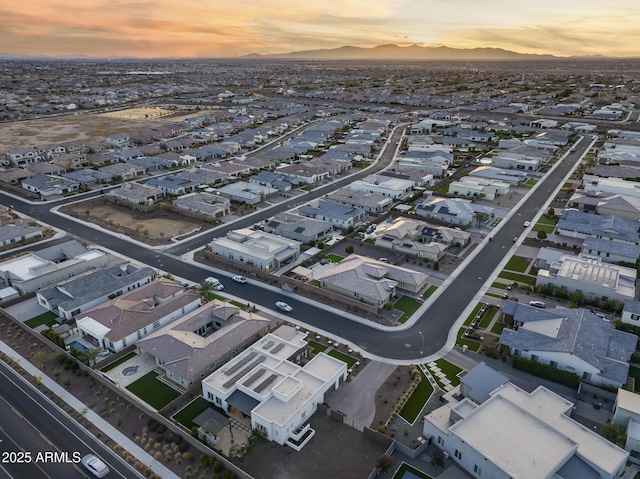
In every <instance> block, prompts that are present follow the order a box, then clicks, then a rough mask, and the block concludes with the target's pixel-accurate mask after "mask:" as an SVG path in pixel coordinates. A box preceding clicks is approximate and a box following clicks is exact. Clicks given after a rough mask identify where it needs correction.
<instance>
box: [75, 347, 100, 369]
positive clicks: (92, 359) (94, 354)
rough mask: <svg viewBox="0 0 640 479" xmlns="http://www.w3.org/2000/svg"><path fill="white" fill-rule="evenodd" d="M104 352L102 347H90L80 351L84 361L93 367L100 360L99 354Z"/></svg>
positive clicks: (81, 358)
mask: <svg viewBox="0 0 640 479" xmlns="http://www.w3.org/2000/svg"><path fill="white" fill-rule="evenodd" d="M101 353H102V349H100V348H89V349H84V350H82V351H80V353H79V356H80V357H79V358H78V359H80V360H81V361H82V362H83V363H86V364H87V365H88V366H89V367H93V365H94V364H95V363H96V361H97V360H98V356H100V354H101Z"/></svg>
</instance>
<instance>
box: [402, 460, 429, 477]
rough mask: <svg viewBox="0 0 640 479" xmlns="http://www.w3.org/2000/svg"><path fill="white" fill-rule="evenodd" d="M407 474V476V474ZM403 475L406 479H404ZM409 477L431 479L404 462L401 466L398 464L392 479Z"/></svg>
mask: <svg viewBox="0 0 640 479" xmlns="http://www.w3.org/2000/svg"><path fill="white" fill-rule="evenodd" d="M407 472H408V473H409V474H407ZM405 475H406V476H407V477H405ZM409 477H410V478H411V479H413V478H414V477H417V478H418V479H433V478H432V477H431V476H430V475H429V474H425V473H424V472H422V471H420V470H418V469H416V468H415V467H413V466H411V465H409V464H407V463H406V462H403V463H402V464H400V467H399V468H398V470H397V471H396V473H395V474H394V475H393V479H408V478H409Z"/></svg>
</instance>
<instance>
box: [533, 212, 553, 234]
mask: <svg viewBox="0 0 640 479" xmlns="http://www.w3.org/2000/svg"><path fill="white" fill-rule="evenodd" d="M557 224H558V218H556V217H553V218H547V217H545V216H543V217H541V218H540V219H539V220H538V222H537V223H536V224H535V225H533V228H531V229H532V230H533V231H544V232H545V233H547V234H548V233H553V230H555V229H556V225H557Z"/></svg>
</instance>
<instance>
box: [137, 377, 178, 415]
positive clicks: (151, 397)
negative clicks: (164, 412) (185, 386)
mask: <svg viewBox="0 0 640 479" xmlns="http://www.w3.org/2000/svg"><path fill="white" fill-rule="evenodd" d="M157 376H158V373H156V372H155V371H151V372H150V373H147V374H145V375H144V376H142V377H141V378H140V379H138V380H137V381H134V382H132V383H131V384H129V385H128V386H127V389H128V390H129V391H131V392H132V393H133V394H135V395H136V396H138V397H139V398H140V399H142V400H143V401H144V402H146V403H147V404H148V405H149V406H151V407H152V408H154V409H162V408H163V407H165V406H166V405H167V404H169V403H170V402H171V401H173V400H174V399H176V398H177V397H178V396H180V393H179V392H178V391H176V390H175V389H173V388H170V387H169V386H167V385H166V384H164V383H161V382H160V381H158V380H157V379H156V378H157Z"/></svg>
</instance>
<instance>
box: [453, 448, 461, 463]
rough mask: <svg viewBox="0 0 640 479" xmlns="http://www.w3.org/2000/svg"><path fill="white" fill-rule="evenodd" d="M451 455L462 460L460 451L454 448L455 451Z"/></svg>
mask: <svg viewBox="0 0 640 479" xmlns="http://www.w3.org/2000/svg"><path fill="white" fill-rule="evenodd" d="M453 455H454V456H456V459H457V460H458V461H462V453H461V452H460V451H458V450H457V449H456V452H455V453H454V454H453Z"/></svg>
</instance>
